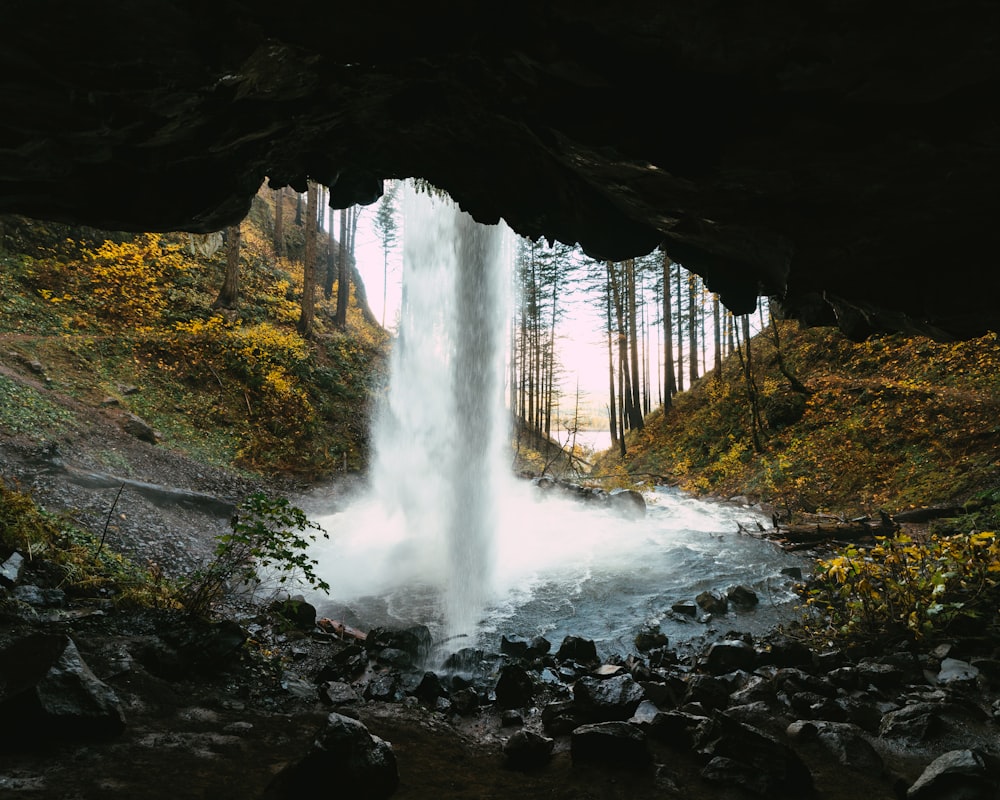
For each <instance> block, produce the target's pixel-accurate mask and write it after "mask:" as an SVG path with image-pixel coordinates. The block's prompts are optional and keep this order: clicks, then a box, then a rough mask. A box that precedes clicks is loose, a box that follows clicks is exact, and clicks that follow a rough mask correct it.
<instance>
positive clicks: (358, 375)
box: [0, 191, 388, 479]
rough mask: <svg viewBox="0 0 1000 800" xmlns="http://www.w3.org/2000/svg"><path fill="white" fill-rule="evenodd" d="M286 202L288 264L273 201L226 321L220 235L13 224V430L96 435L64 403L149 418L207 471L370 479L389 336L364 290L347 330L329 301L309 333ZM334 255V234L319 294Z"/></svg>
mask: <svg viewBox="0 0 1000 800" xmlns="http://www.w3.org/2000/svg"><path fill="white" fill-rule="evenodd" d="M283 202H284V204H285V207H284V211H283V217H284V220H286V222H285V224H284V226H283V230H284V235H283V237H282V248H281V249H282V250H283V251H284V254H283V255H279V253H278V252H276V247H275V240H274V239H275V237H274V216H275V215H274V206H273V203H274V193H272V192H269V191H262V192H261V193H260V194H259V195H258V197H257V198H256V199H255V202H254V205H253V208H252V210H251V212H250V214H249V216H248V217H247V219H245V220H244V221H243V223H242V225H241V226H240V228H241V240H242V243H241V248H240V266H239V273H240V275H239V280H240V295H241V296H240V300H239V303H238V305H237V306H236V308H235V309H228V308H214V307H213V305H214V304H215V301H216V298H217V297H218V296H219V292H220V287H221V286H222V284H223V276H224V272H225V268H226V247H225V246H224V245H222V239H221V237H219V236H217V235H216V236H215V240H214V241H213V238H212V237H191V236H188V235H187V234H124V233H116V232H104V231H96V230H93V229H74V228H69V227H67V226H63V225H58V224H55V223H48V222H38V221H33V220H28V219H24V218H18V217H5V218H3V219H2V220H0V290H2V294H3V298H4V302H3V305H2V307H0V367H2V368H3V369H4V370H5V373H6V374H4V373H0V432H3V433H6V434H8V435H22V436H25V437H28V438H30V439H34V440H36V441H43V442H44V441H46V440H53V439H58V438H59V437H60V436H62V435H64V434H65V433H67V432H68V431H69V430H70V429H72V428H74V426H76V427H79V426H80V425H83V426H86V425H87V422H86V421H85V419H84V420H83V421H81V420H80V419H77V418H75V417H74V415H73V414H71V413H69V412H67V411H66V408H65V405H64V404H61V403H56V402H53V399H54V394H56V393H57V394H60V395H64V396H65V397H67V398H69V399H71V400H73V401H75V402H77V403H79V404H81V407H82V408H84V409H98V410H103V411H106V412H108V413H116V414H117V415H118V416H119V417H120V418H121V422H122V424H123V425H124V424H132V425H138V423H136V422H135V420H134V417H138V418H139V419H140V420H141V421H142V422H144V423H146V424H147V425H148V426H149V428H151V429H152V431H147V432H146V433H145V434H143V435H145V436H146V437H147V438H151V439H153V438H154V436H155V439H154V440H155V441H157V442H159V443H160V444H161V445H162V447H163V448H165V449H167V450H172V451H177V452H181V453H184V454H186V455H190V456H192V457H194V458H196V459H199V460H201V461H203V462H206V463H210V464H216V465H220V466H235V467H237V468H240V469H242V470H246V471H248V472H250V473H254V474H259V475H267V476H277V475H284V476H288V475H302V476H308V477H309V478H310V479H315V478H317V477H322V476H324V475H329V474H332V473H334V472H335V471H343V470H345V469H346V470H358V469H361V468H363V467H364V465H365V464H366V462H367V450H368V445H367V440H368V430H367V428H368V426H367V412H366V409H367V408H368V406H369V401H370V398H371V397H372V396H373V395H374V393H376V392H378V391H379V387H380V386H382V385H383V383H384V379H385V362H386V358H385V356H386V352H387V347H388V336H387V334H386V333H385V332H384V331H383V330H382V329H381V328H380V327H379V326H378V325H376V324H373V323H372V322H371V321H369V318H368V317H366V313H365V312H366V308H365V307H364V292H363V287H357V286H356V288H355V292H354V293H353V295H352V302H351V304H350V306H349V308H348V324H347V327H346V329H345V330H339V329H338V328H337V327H336V326H335V325H334V324H333V313H334V305H335V298H336V292H335V291H334V293H333V295H332V299H328V298H326V297H324V294H323V291H322V289H321V287H317V292H316V297H317V303H316V316H315V323H314V325H313V334H312V335H311V336H310V337H308V338H304V337H303V336H301V335H299V333H298V332H297V330H296V323H297V321H298V319H299V313H300V303H301V297H302V282H303V269H302V263H301V262H302V256H303V252H304V241H305V234H304V227H303V225H301V224H295V223H294V222H293V220H294V219H295V217H296V208H295V203H294V201H293V200H292V198H291V197H287V196H286V197H284V199H283ZM331 246H335V243H334V241H333V239H332V237H329V236H328V235H327V234H326V233H324V232H321V233H320V235H319V237H318V247H317V260H318V262H319V264H320V269H319V270H318V271H319V272H320V280H322V275H323V274H324V273H325V265H326V264H327V263H328V255H329V254H328V248H330V247H331ZM369 316H370V315H369ZM18 375H20V376H27V377H30V378H33V379H34V380H35V382H36V383H37V386H35V385H33V384H32V383H31V382H30V381H29V382H24V381H18V380H15V378H16V377H17V376H18ZM153 432H155V434H154V433H153ZM107 458H108V463H107V464H106V465H105V466H106V467H107V468H108V469H109V470H113V468H114V467H115V464H114V460H115V457H114V455H113V454H110V453H109V455H108V457H107Z"/></svg>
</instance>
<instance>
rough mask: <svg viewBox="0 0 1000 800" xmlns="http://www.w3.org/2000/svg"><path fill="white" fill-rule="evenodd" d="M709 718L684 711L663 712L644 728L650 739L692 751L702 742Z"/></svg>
mask: <svg viewBox="0 0 1000 800" xmlns="http://www.w3.org/2000/svg"><path fill="white" fill-rule="evenodd" d="M709 724H710V721H709V718H708V717H705V716H701V715H698V714H686V713H684V712H683V711H661V712H660V713H659V714H656V715H655V716H654V717H653V719H651V720H650V721H649V723H648V724H647V725H645V726H644V728H645V730H646V733H647V735H648V736H649V738H650V739H656V740H657V741H661V742H664V743H665V744H668V745H670V746H671V747H674V748H676V749H678V750H690V749H691V748H692V747H694V746H695V743H697V742H699V741H701V740H702V737H703V735H704V732H705V730H706V729H707V728H708V726H709Z"/></svg>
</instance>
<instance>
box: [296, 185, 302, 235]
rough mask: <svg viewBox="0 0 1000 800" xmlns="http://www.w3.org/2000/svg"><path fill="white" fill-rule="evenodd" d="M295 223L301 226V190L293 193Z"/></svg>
mask: <svg viewBox="0 0 1000 800" xmlns="http://www.w3.org/2000/svg"><path fill="white" fill-rule="evenodd" d="M295 224H296V225H298V226H300V227H301V226H302V192H296V193H295Z"/></svg>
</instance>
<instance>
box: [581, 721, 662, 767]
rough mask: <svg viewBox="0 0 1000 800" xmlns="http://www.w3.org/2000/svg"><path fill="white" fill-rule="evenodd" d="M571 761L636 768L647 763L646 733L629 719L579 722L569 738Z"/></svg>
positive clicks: (648, 758) (648, 756)
mask: <svg viewBox="0 0 1000 800" xmlns="http://www.w3.org/2000/svg"><path fill="white" fill-rule="evenodd" d="M570 756H571V757H572V759H573V763H574V764H603V765H606V766H613V767H622V768H636V767H643V766H645V765H646V764H648V763H649V760H650V753H649V749H648V747H647V746H646V734H645V733H643V731H642V728H640V727H639V726H638V725H636V724H634V723H631V722H623V721H611V722H598V723H596V724H593V725H581V726H580V727H579V728H577V729H576V730H574V731H573V733H572V736H571V737H570Z"/></svg>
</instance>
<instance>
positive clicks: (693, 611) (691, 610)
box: [670, 600, 698, 617]
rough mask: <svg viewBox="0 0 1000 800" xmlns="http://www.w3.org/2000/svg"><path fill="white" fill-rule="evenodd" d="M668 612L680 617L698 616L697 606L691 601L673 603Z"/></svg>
mask: <svg viewBox="0 0 1000 800" xmlns="http://www.w3.org/2000/svg"><path fill="white" fill-rule="evenodd" d="M670 610H671V611H673V612H674V613H675V614H680V615H681V616H682V617H697V616H698V604H697V603H695V602H694V601H693V600H682V601H681V602H679V603H674V604H673V605H672V606H670Z"/></svg>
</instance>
